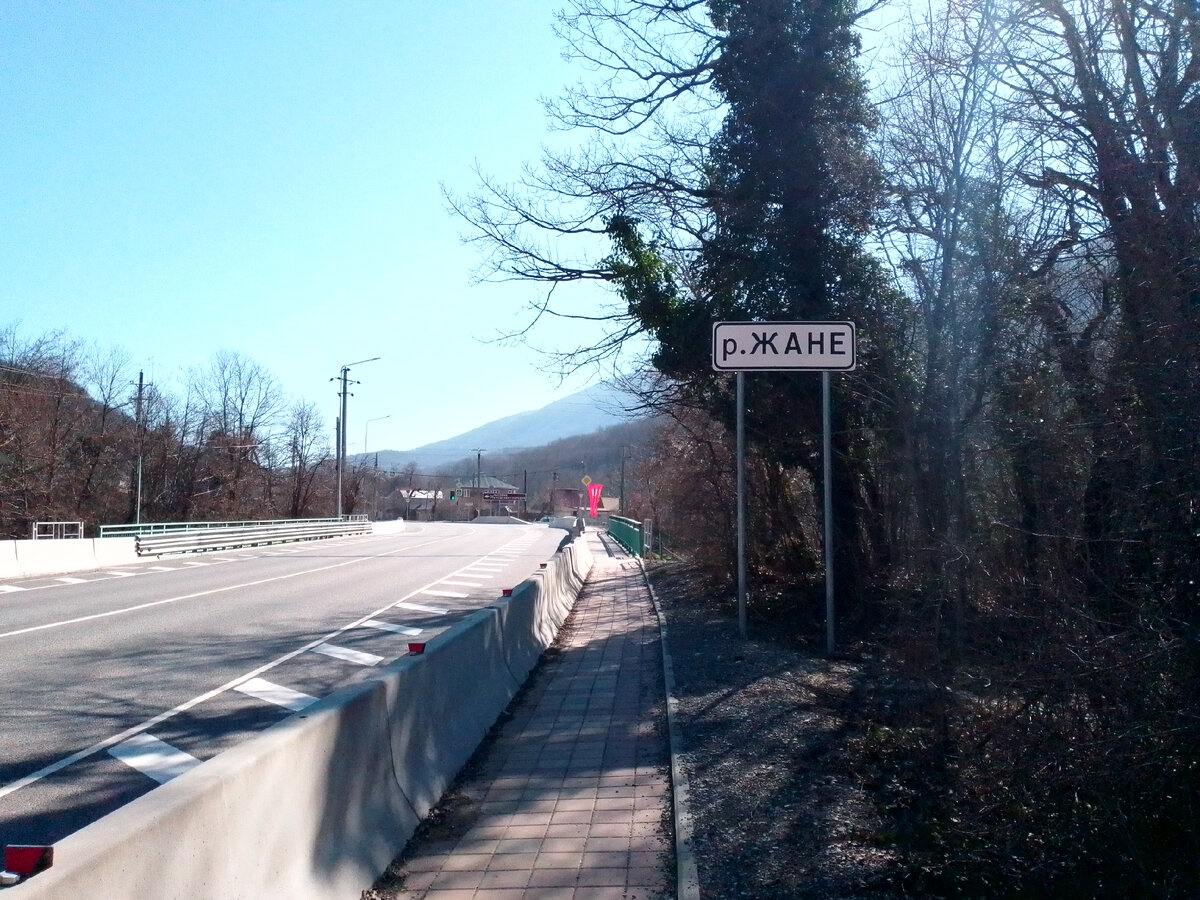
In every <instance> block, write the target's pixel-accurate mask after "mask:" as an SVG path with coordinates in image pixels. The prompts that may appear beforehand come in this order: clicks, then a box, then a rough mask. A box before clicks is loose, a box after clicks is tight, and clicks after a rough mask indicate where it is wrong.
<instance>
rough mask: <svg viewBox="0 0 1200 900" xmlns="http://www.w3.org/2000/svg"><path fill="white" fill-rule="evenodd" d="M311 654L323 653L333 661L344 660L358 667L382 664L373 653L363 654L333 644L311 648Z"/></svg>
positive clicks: (359, 651) (378, 657) (379, 657)
mask: <svg viewBox="0 0 1200 900" xmlns="http://www.w3.org/2000/svg"><path fill="white" fill-rule="evenodd" d="M313 652H314V653H323V654H325V655H326V656H332V657H333V658H334V659H341V660H345V661H346V662H351V663H354V664H355V665H359V666H377V665H379V664H380V663H381V662H383V657H382V656H376V655H375V654H374V653H363V652H362V651H361V650H354V649H351V648H350V647H338V646H336V645H334V644H317V646H315V647H313Z"/></svg>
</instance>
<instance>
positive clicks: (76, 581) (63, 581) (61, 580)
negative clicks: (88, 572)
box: [54, 578, 87, 584]
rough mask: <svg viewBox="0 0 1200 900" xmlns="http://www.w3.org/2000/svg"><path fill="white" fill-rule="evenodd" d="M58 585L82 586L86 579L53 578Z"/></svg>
mask: <svg viewBox="0 0 1200 900" xmlns="http://www.w3.org/2000/svg"><path fill="white" fill-rule="evenodd" d="M54 580H55V581H57V582H58V583H59V584H83V583H85V582H86V581H87V579H86V578H55V579H54Z"/></svg>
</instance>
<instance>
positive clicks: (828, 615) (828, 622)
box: [821, 372, 834, 653]
mask: <svg viewBox="0 0 1200 900" xmlns="http://www.w3.org/2000/svg"><path fill="white" fill-rule="evenodd" d="M831 418H832V417H831V416H830V413H829V373H828V372H822V373H821V430H822V431H823V432H824V434H823V435H822V438H823V441H822V442H823V444H824V447H823V451H824V457H825V460H824V466H825V652H826V653H833V647H834V634H833V622H834V619H833V612H834V610H833V437H832V429H831V428H830V419H831Z"/></svg>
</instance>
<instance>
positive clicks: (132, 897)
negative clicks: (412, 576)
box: [4, 541, 592, 900]
mask: <svg viewBox="0 0 1200 900" xmlns="http://www.w3.org/2000/svg"><path fill="white" fill-rule="evenodd" d="M591 567H592V556H591V551H590V550H589V548H588V547H587V546H586V544H585V543H584V542H582V541H579V542H576V543H574V544H572V545H571V546H570V547H568V548H567V549H566V550H564V551H562V552H560V553H558V554H556V555H555V557H554V559H553V560H552V561H551V562H550V563H549V564H548V566H547V569H546V570H545V571H544V572H543V573H541V574H538V575H536V576H534V577H532V578H530V579H528V580H527V581H525V582H523V583H522V584H521V585H520V586H519V588H518V589H515V590H514V591H513V596H512V597H511V598H505V602H504V603H503V604H498V605H497V606H494V607H488V608H485V609H481V610H479V611H477V612H475V613H473V614H472V615H471V616H469V617H467V618H466V619H465V620H463V621H461V622H459V623H456V624H455V625H454V626H452V627H451V628H450V629H448V630H447V631H445V632H443V633H441V634H439V635H437V636H436V637H435V638H434V639H433V640H431V641H429V642H428V643H427V644H426V648H425V652H424V653H423V654H421V655H419V656H418V655H409V656H404V657H401V658H400V659H399V660H397V661H396V662H394V663H393V664H391V665H390V666H388V667H386V668H385V669H384V670H383V671H381V672H380V673H379V674H378V675H377V676H376V677H374V678H372V679H371V680H369V681H365V682H363V683H361V684H358V685H355V686H353V687H350V688H347V689H346V690H344V691H340V692H338V693H336V694H334V695H332V696H330V697H328V698H326V699H324V700H322V701H320V702H318V703H315V704H313V705H312V706H310V707H308V708H307V709H305V710H304V711H303V712H300V713H297V714H295V715H293V716H290V717H289V718H287V719H285V720H283V721H282V722H280V723H278V724H277V725H275V726H273V727H272V728H269V729H267V731H265V732H264V733H263V734H261V735H259V736H257V737H254V738H252V739H250V740H249V741H247V742H245V743H243V744H240V745H238V746H236V747H234V748H232V749H230V750H227V751H226V752H224V753H221V754H220V755H218V756H216V757H214V758H213V759H211V760H208V761H207V762H205V763H203V764H202V765H200V766H197V767H196V768H195V769H193V770H192V771H190V772H188V773H186V774H184V775H182V776H180V777H179V778H176V779H175V780H173V781H170V782H168V783H167V784H165V785H163V786H161V787H159V788H157V789H155V790H153V791H151V792H150V793H149V794H146V795H145V796H143V797H141V798H139V799H138V800H135V801H133V802H132V803H129V804H127V805H126V806H124V807H122V808H120V809H118V810H117V811H116V812H114V813H112V814H110V815H108V816H106V817H105V818H103V819H100V820H99V821H97V822H95V823H93V824H92V825H89V826H87V827H86V828H83V829H81V830H80V831H78V832H75V833H74V834H72V835H69V836H68V837H66V838H65V839H63V840H62V841H60V842H59V843H58V844H57V845H55V856H54V858H55V862H54V866H53V867H52V868H50V869H49V870H47V871H45V872H42V873H40V874H38V875H35V876H33V877H32V878H31V879H29V880H28V881H26V882H25V883H23V884H20V885H17V886H16V887H12V888H8V889H6V891H5V893H4V898H5V900H34V898H37V900H50V898H58V897H65V896H83V897H105V898H112V900H121V898H129V900H140V898H143V897H155V898H162V900H211V898H220V900H241V898H245V900H251V898H253V900H261V898H264V897H288V898H289V900H328V898H330V897H337V896H344V897H347V898H349V897H354V896H357V895H358V893H360V892H361V891H363V890H364V889H366V888H367V887H369V886H370V885H371V883H372V882H373V881H374V879H375V878H376V877H377V876H378V875H379V874H380V873H381V872H383V870H384V869H385V868H386V867H387V865H388V863H390V862H391V860H392V859H393V858H394V857H395V856H396V854H397V853H399V851H400V850H401V849H403V847H404V845H405V844H406V843H407V841H408V839H409V838H410V837H411V836H412V834H413V832H414V831H415V830H416V827H417V825H418V824H419V823H420V819H421V817H422V816H424V815H425V814H426V813H427V812H428V811H429V809H431V808H432V807H433V805H434V804H435V803H436V802H437V801H438V799H439V798H440V797H441V794H442V792H443V791H444V790H445V788H446V786H447V785H449V784H450V782H451V780H452V779H453V778H454V776H455V775H456V774H457V773H458V771H459V769H461V768H462V766H463V764H465V763H466V761H467V760H468V759H469V758H470V756H471V754H472V753H473V752H474V751H475V749H476V747H477V746H478V745H479V743H480V741H481V740H482V739H483V737H484V736H485V735H486V734H487V732H488V730H489V729H490V728H491V726H492V725H493V723H494V722H495V721H496V719H497V718H498V717H499V716H500V714H501V713H502V712H503V711H504V709H505V708H506V707H507V705H508V703H509V701H510V700H511V699H512V697H513V696H514V695H515V694H516V692H517V690H518V689H519V688H520V686H521V683H522V682H523V680H524V676H525V675H526V674H528V668H526V664H527V663H528V664H529V668H531V667H532V663H535V662H536V661H537V656H540V653H541V650H537V648H538V647H541V648H542V649H545V647H546V646H548V643H546V638H547V636H549V638H550V640H553V634H554V633H556V632H557V630H558V629H557V625H555V624H553V623H554V622H555V621H561V619H562V618H565V612H564V611H567V612H569V610H570V608H571V607H572V606H573V605H574V603H575V599H576V598H577V596H578V593H579V591H578V587H580V586H582V584H583V582H584V580H585V579H586V577H587V575H588V573H589V572H590V570H591ZM572 591H574V593H573V594H572V593H571V592H572ZM535 651H536V654H535ZM531 660H532V662H530V661H531Z"/></svg>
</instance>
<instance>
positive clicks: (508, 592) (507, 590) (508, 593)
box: [500, 588, 512, 597]
mask: <svg viewBox="0 0 1200 900" xmlns="http://www.w3.org/2000/svg"><path fill="white" fill-rule="evenodd" d="M500 593H501V594H503V595H504V596H505V597H511V596H512V588H505V589H504V590H502V591H501V592H500Z"/></svg>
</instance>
